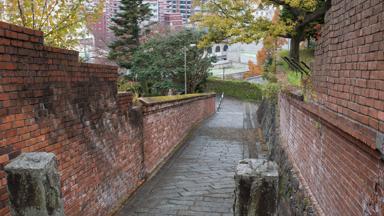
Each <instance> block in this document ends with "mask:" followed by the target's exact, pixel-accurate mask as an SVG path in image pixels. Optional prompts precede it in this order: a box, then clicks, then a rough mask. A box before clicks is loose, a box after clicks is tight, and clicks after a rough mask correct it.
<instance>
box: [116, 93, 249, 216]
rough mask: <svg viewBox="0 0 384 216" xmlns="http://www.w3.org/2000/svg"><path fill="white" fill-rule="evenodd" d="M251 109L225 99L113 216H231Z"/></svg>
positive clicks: (244, 152) (246, 143) (247, 138)
mask: <svg viewBox="0 0 384 216" xmlns="http://www.w3.org/2000/svg"><path fill="white" fill-rule="evenodd" d="M255 111H256V107H255V105H253V104H249V103H242V102H239V101H236V100H232V99H225V100H224V102H223V104H222V109H221V110H220V111H219V112H218V113H216V114H215V115H214V116H213V117H211V118H210V119H209V120H207V121H206V122H205V123H204V124H203V125H202V126H201V127H200V128H199V129H197V130H196V131H195V132H194V134H193V135H192V136H191V138H190V139H189V140H188V141H187V142H186V144H185V145H184V146H183V147H182V148H181V149H180V150H179V151H178V152H177V153H176V154H175V155H174V156H173V157H172V158H171V159H170V161H169V162H168V163H167V164H166V165H165V166H164V167H163V168H162V169H160V171H159V172H158V174H157V175H156V176H154V177H153V178H152V179H151V180H150V181H148V182H146V183H145V184H144V186H143V187H142V188H141V189H140V190H139V191H138V192H137V193H136V194H135V195H134V198H133V199H132V200H130V201H129V202H128V203H126V204H125V205H124V207H123V208H122V209H121V210H120V211H119V212H117V214H116V216H131V215H147V216H162V215H201V216H210V215H212V216H215V215H218V216H224V215H233V213H232V204H233V199H234V193H233V191H234V180H233V176H234V170H235V166H236V164H237V162H238V161H239V160H241V159H243V158H244V157H248V144H249V143H252V142H254V141H255V140H253V139H252V138H251V139H250V138H249V137H250V136H249V134H255V131H254V130H253V129H252V128H253V126H254V119H256V117H255V113H254V112H255ZM247 134H248V135H247Z"/></svg>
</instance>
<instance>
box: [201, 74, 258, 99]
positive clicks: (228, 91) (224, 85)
mask: <svg viewBox="0 0 384 216" xmlns="http://www.w3.org/2000/svg"><path fill="white" fill-rule="evenodd" d="M206 91H213V92H216V93H217V94H221V93H222V92H224V95H225V96H230V97H234V98H237V99H240V100H246V101H260V100H261V99H262V89H261V85H258V84H253V83H249V82H246V81H241V80H220V79H215V78H208V81H207V83H206Z"/></svg>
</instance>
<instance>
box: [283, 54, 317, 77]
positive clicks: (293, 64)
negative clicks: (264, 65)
mask: <svg viewBox="0 0 384 216" xmlns="http://www.w3.org/2000/svg"><path fill="white" fill-rule="evenodd" d="M283 60H284V61H285V62H287V64H288V66H289V67H290V68H291V69H292V70H293V71H295V72H298V73H300V74H301V75H304V74H305V75H309V74H310V73H311V68H310V67H309V66H308V65H307V64H305V62H303V61H302V62H298V61H296V60H295V59H293V58H288V57H283Z"/></svg>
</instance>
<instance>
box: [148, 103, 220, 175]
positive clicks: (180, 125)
mask: <svg viewBox="0 0 384 216" xmlns="http://www.w3.org/2000/svg"><path fill="white" fill-rule="evenodd" d="M214 110H215V100H214V98H213V97H212V96H207V97H206V98H205V99H199V100H194V99H192V100H187V101H175V102H170V103H166V104H154V105H151V106H148V107H146V109H145V110H144V111H145V113H144V125H145V127H144V155H145V166H146V169H147V171H148V172H152V171H153V170H154V169H155V168H156V166H158V165H159V163H160V162H161V161H163V158H165V157H167V156H168V155H169V153H171V151H172V150H173V149H174V148H175V147H176V145H177V144H178V143H180V142H182V140H183V139H184V138H185V136H186V135H187V134H188V131H189V130H190V128H191V125H196V124H197V123H199V122H200V121H201V120H202V119H205V118H207V117H208V116H210V115H212V113H213V112H214Z"/></svg>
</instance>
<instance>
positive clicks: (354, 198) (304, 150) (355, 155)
mask: <svg viewBox="0 0 384 216" xmlns="http://www.w3.org/2000/svg"><path fill="white" fill-rule="evenodd" d="M279 108H280V130H281V141H282V144H283V147H284V149H285V150H286V151H287V153H288V155H289V158H290V160H291V161H292V162H293V164H294V165H295V170H296V171H298V173H299V174H300V177H301V178H302V179H301V180H302V181H301V182H302V183H303V184H304V186H305V187H307V189H308V191H309V192H310V193H311V195H312V198H313V201H315V203H317V206H318V208H319V209H320V212H323V213H324V215H348V216H349V215H363V212H364V211H373V209H374V208H376V207H378V208H381V213H384V212H383V210H384V203H383V200H382V199H383V198H384V163H383V161H382V160H381V159H380V154H379V153H378V152H377V151H373V150H372V149H369V148H361V147H362V146H364V145H363V144H362V143H361V142H360V141H358V140H356V139H354V138H352V137H351V136H350V135H349V134H346V133H345V132H343V131H342V130H340V129H339V128H337V127H335V126H332V125H330V124H329V122H327V121H326V119H324V118H321V117H319V116H317V115H316V114H315V111H314V110H312V109H311V108H310V107H308V106H306V104H305V103H304V102H301V101H298V100H297V99H294V98H292V97H290V96H286V95H282V96H280V100H279ZM380 199H381V200H380ZM367 215H380V214H379V213H377V214H367Z"/></svg>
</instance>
